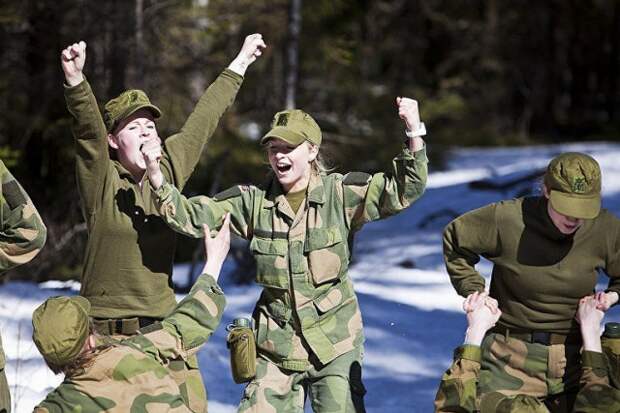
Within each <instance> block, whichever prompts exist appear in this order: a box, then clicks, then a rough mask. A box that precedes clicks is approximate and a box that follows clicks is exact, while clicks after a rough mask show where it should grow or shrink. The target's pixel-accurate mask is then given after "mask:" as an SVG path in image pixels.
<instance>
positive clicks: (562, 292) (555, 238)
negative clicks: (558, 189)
mask: <svg viewBox="0 0 620 413" xmlns="http://www.w3.org/2000/svg"><path fill="white" fill-rule="evenodd" d="M443 247H444V259H445V261H446V267H447V270H448V274H449V275H450V281H451V282H452V285H453V286H454V288H455V289H456V291H457V293H459V294H460V295H462V296H464V297H467V296H468V295H469V294H471V293H473V292H474V291H483V290H484V286H485V280H484V278H483V277H482V276H481V275H480V274H479V273H478V272H477V271H476V268H475V265H476V264H477V263H478V262H479V261H480V257H481V256H482V257H485V258H487V259H489V260H490V261H492V262H493V273H492V277H491V288H490V295H491V297H493V298H495V299H496V300H497V301H498V302H499V308H500V309H501V310H502V316H501V318H500V320H499V322H498V324H500V325H502V326H505V327H508V328H511V329H515V330H524V329H526V330H534V331H548V332H553V333H562V334H567V333H569V332H571V331H572V332H575V333H577V334H578V331H577V327H576V322H575V320H574V317H575V313H576V311H577V305H578V303H579V299H581V298H582V297H585V296H586V295H590V294H592V292H593V290H594V287H595V285H596V277H597V270H598V269H603V270H604V271H605V272H606V273H607V275H608V276H609V287H608V291H616V292H620V220H618V218H616V217H615V216H614V215H613V214H611V213H610V212H608V211H607V210H604V209H602V210H601V212H600V214H599V215H598V216H597V217H596V218H594V219H588V220H585V221H584V223H583V225H582V226H581V227H580V228H579V229H578V230H577V232H576V233H575V234H573V235H564V234H562V233H560V232H559V231H558V229H557V228H556V227H555V225H554V224H553V222H552V221H551V219H550V218H549V214H548V213H547V200H546V199H545V198H544V197H527V198H519V199H515V200H511V201H502V202H498V203H495V204H491V205H488V206H485V207H482V208H479V209H476V210H474V211H471V212H468V213H466V214H464V215H461V216H460V217H458V218H456V219H455V220H454V221H452V222H451V223H450V224H448V226H447V227H446V229H445V231H444V236H443Z"/></svg>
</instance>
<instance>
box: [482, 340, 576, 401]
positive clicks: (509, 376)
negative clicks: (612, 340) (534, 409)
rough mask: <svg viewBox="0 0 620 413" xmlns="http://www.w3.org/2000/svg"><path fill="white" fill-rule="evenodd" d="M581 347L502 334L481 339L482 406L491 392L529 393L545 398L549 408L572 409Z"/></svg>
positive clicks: (508, 394) (511, 394) (505, 394)
mask: <svg viewBox="0 0 620 413" xmlns="http://www.w3.org/2000/svg"><path fill="white" fill-rule="evenodd" d="M580 349H581V348H580V346H578V345H563V344H553V345H549V346H545V345H542V344H538V343H527V342H525V341H522V340H518V339H515V338H511V337H506V336H504V335H502V334H489V335H487V336H486V338H485V339H484V341H483V342H482V363H481V364H482V368H481V371H480V383H479V386H478V391H479V394H478V395H479V397H480V400H481V405H482V406H484V404H485V398H486V397H487V396H488V395H490V394H492V393H500V394H502V395H504V396H517V395H526V396H531V397H534V398H536V399H538V400H542V401H545V404H546V405H547V406H548V407H549V410H550V411H571V410H572V405H573V402H574V397H575V396H576V394H577V391H578V390H579V379H580V376H581V358H580Z"/></svg>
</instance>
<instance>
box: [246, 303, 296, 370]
mask: <svg viewBox="0 0 620 413" xmlns="http://www.w3.org/2000/svg"><path fill="white" fill-rule="evenodd" d="M257 310H258V311H257V312H258V317H257V319H255V323H256V347H257V348H258V349H259V351H260V352H262V353H266V354H269V355H270V356H272V357H273V358H274V359H275V360H284V359H286V358H287V357H288V355H289V352H290V351H291V343H292V337H293V328H292V327H291V326H290V324H289V320H290V318H291V315H292V310H291V309H290V308H289V307H288V306H286V305H284V304H283V303H281V302H278V301H271V302H269V303H259V304H258V308H257Z"/></svg>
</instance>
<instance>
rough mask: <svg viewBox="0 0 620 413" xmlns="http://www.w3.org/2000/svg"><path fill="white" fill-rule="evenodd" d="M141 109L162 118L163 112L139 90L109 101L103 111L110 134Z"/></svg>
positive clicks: (132, 90)
mask: <svg viewBox="0 0 620 413" xmlns="http://www.w3.org/2000/svg"><path fill="white" fill-rule="evenodd" d="M139 109H148V110H149V111H151V113H153V116H154V117H155V118H159V117H160V116H161V110H159V108H158V107H157V106H155V105H153V104H152V103H151V101H150V100H149V97H148V96H147V95H146V93H144V92H143V91H141V90H139V89H130V90H126V91H124V92H123V93H121V94H120V95H118V96H117V97H115V98H114V99H112V100H110V101H108V103H106V104H105V107H104V111H103V118H104V121H105V126H106V128H107V129H108V132H111V131H112V130H113V129H114V127H116V125H118V122H120V121H121V120H123V119H125V118H126V117H128V116H129V115H131V114H133V113H134V112H136V111H137V110H139Z"/></svg>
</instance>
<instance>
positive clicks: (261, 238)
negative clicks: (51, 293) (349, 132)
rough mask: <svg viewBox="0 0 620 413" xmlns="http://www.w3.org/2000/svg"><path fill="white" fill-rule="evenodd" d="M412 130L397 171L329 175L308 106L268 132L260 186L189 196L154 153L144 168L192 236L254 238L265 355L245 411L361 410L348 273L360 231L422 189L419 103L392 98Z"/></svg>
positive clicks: (357, 325) (281, 116)
mask: <svg viewBox="0 0 620 413" xmlns="http://www.w3.org/2000/svg"><path fill="white" fill-rule="evenodd" d="M397 105H398V112H399V115H400V117H401V118H402V119H403V120H404V122H405V124H406V127H407V135H408V139H407V141H406V144H405V147H404V148H403V149H402V151H401V152H400V153H399V154H398V155H397V156H396V157H395V158H394V159H393V161H392V169H391V170H390V171H388V172H387V173H377V174H374V175H371V174H367V173H361V172H352V173H348V174H346V175H342V174H337V173H331V174H326V173H325V168H323V167H322V166H321V163H320V161H319V160H318V156H319V148H320V145H321V141H322V134H321V129H320V128H319V126H318V125H317V123H316V122H315V121H314V119H312V117H311V116H310V115H309V114H307V113H305V112H303V111H301V110H287V111H282V112H279V113H277V114H276V115H275V117H274V120H273V123H272V125H271V130H270V131H269V132H268V133H267V134H266V135H265V136H264V137H263V138H262V140H261V143H262V144H263V145H264V146H265V147H266V150H267V157H268V158H269V164H270V166H271V169H272V172H273V173H272V174H271V176H270V177H269V180H268V181H267V183H266V184H265V185H263V186H260V187H256V186H235V187H232V188H230V189H228V190H226V191H224V192H221V193H220V194H217V195H215V196H214V197H213V198H209V197H205V196H198V197H194V198H190V199H187V198H185V197H183V195H181V194H180V193H179V191H178V190H177V189H176V188H175V187H174V186H172V185H170V184H169V183H166V182H164V178H163V175H162V173H161V171H160V168H159V165H158V161H157V157H155V156H153V157H151V156H149V154H148V153H145V162H146V165H147V166H146V167H147V174H148V177H149V180H150V182H151V185H152V187H153V188H154V190H155V192H156V197H155V198H156V200H157V201H156V202H157V203H158V204H159V206H160V208H159V209H160V211H161V213H162V216H163V217H164V220H165V221H166V222H167V223H168V225H170V226H171V227H172V228H173V229H174V230H176V231H178V232H180V233H183V234H186V235H189V236H193V237H196V238H199V237H202V236H203V234H204V233H203V228H202V224H205V223H206V224H208V225H209V227H210V228H218V227H219V226H220V225H221V217H222V216H223V215H224V214H225V213H227V212H229V213H230V214H231V227H232V229H233V231H234V232H236V233H237V234H238V235H240V236H242V237H243V238H246V239H247V240H249V241H250V250H251V251H252V253H253V255H254V257H255V258H256V262H257V272H256V282H257V283H259V284H260V285H261V286H263V292H262V294H261V296H260V298H259V300H258V302H257V304H256V308H255V310H254V314H253V318H254V323H255V328H256V331H255V333H256V347H257V353H258V360H257V362H256V376H255V377H254V378H253V379H252V381H251V382H250V383H249V384H248V385H247V387H246V389H245V393H244V396H243V399H242V400H241V404H240V406H239V411H241V412H266V411H276V412H287V413H288V412H303V409H304V403H305V399H306V393H307V392H308V393H309V395H310V400H311V404H312V408H313V410H314V411H315V412H326V411H330V412H333V411H342V412H344V411H347V412H363V411H365V410H364V404H363V395H364V393H365V392H366V391H365V389H364V386H363V384H362V381H361V364H362V356H363V342H364V335H363V331H362V317H361V314H360V310H359V306H358V302H357V297H356V296H355V292H354V291H353V285H352V282H351V280H350V278H349V276H348V274H347V269H348V265H349V261H350V257H351V250H350V248H351V244H350V243H349V242H350V241H351V240H352V236H353V234H354V233H355V232H356V231H358V230H359V229H361V227H362V226H363V225H364V224H365V223H367V222H370V221H374V220H378V219H382V218H386V217H388V216H391V215H394V214H396V213H398V212H400V211H402V210H404V209H405V208H407V207H408V206H410V205H411V204H412V203H413V202H414V201H416V200H417V199H418V198H419V197H420V196H421V195H422V193H423V192H424V188H425V185H426V176H427V158H426V152H425V146H424V141H423V140H422V138H421V136H422V135H424V134H425V129H424V124H423V123H421V122H420V117H419V113H418V105H417V102H416V101H414V100H412V99H407V98H397Z"/></svg>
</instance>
